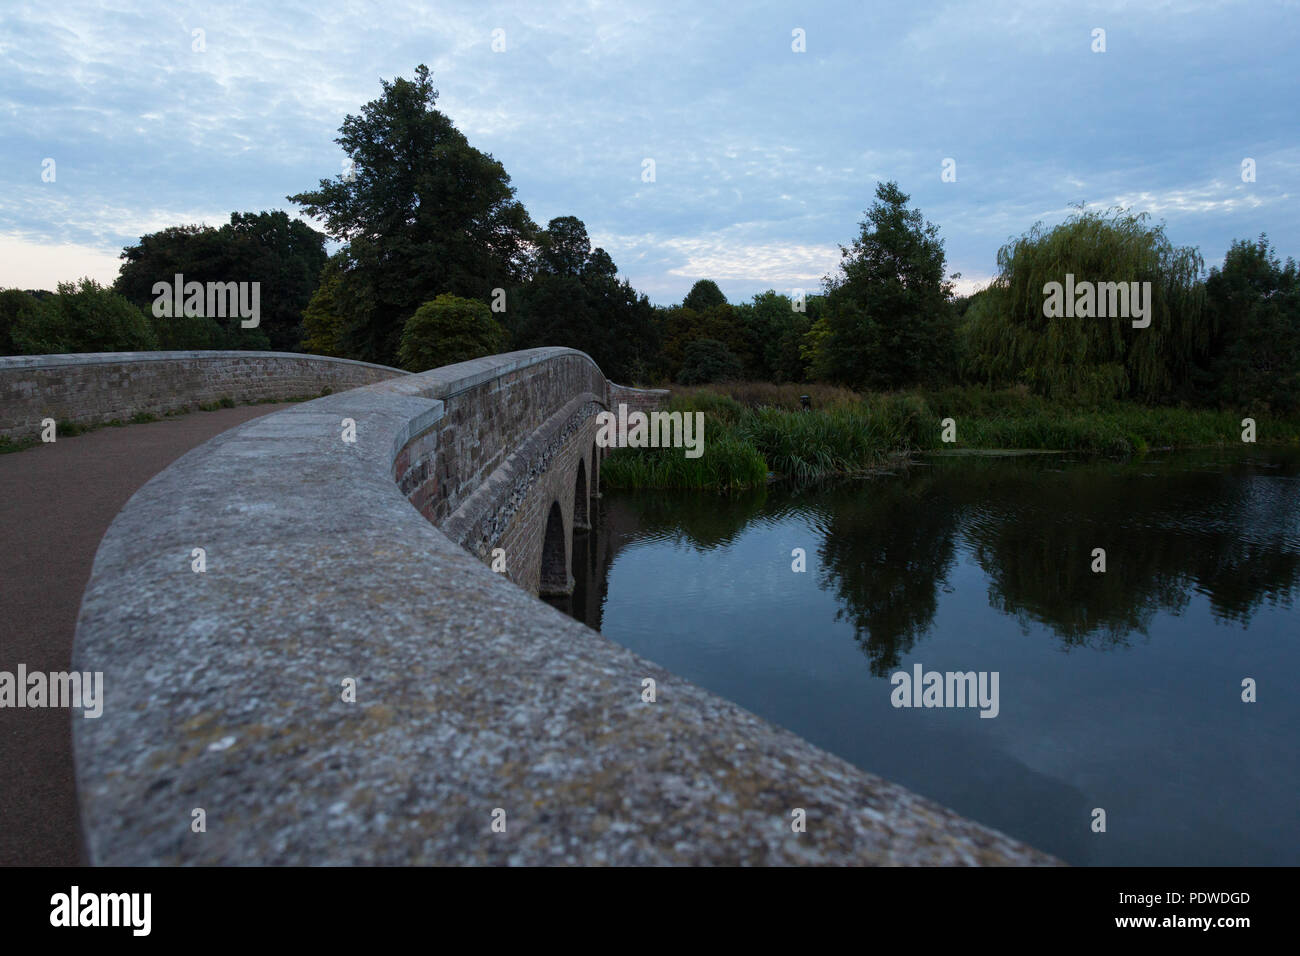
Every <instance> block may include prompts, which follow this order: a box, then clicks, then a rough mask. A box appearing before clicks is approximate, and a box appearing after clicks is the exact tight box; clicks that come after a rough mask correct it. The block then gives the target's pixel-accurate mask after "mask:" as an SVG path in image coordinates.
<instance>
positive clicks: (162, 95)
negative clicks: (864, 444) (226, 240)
mask: <svg viewBox="0 0 1300 956" xmlns="http://www.w3.org/2000/svg"><path fill="white" fill-rule="evenodd" d="M1097 29H1101V30H1104V31H1105V36H1104V39H1105V52H1094V51H1093V47H1094V45H1096V40H1094V31H1095V30H1097ZM494 30H501V31H504V33H503V36H504V41H505V49H504V51H501V52H496V51H494V50H493V48H492V47H493V31H494ZM795 30H802V31H803V35H804V37H805V41H804V42H805V44H806V51H805V52H795V51H794V50H793V49H792V45H793V44H794V42H795V41H794V39H793V34H794V31H795ZM195 31H202V33H201V34H196V33H195ZM200 38H201V41H202V42H201V43H200V42H199V39H200ZM1298 40H1300V3H1298V2H1297V0H1279V2H1268V0H1251V2H1245V3H1236V2H1227V3H1220V2H1208V0H1207V2H1198V0H1187V2H1183V0H1168V2H1155V0H1153V2H1143V3H1132V4H1130V3H1121V2H1114V3H1082V4H1079V3H1071V4H1061V3H1054V2H1045V3H1027V2H1016V0H971V2H950V3H929V2H922V0H915V2H908V3H888V4H886V3H871V2H868V3H862V2H851V0H844V2H836V3H816V2H812V3H810V2H807V0H799V2H786V3H755V4H750V5H741V4H738V3H734V2H725V3H709V2H705V0H690V2H682V3H676V2H663V3H659V2H652V0H645V2H637V3H602V2H596V0H588V2H566V0H556V2H547V3H544V4H543V3H522V2H520V3H490V2H465V3H408V2H404V0H347V2H331V0H312V2H302V3H300V2H296V0H275V2H267V0H261V2H254V3H240V2H226V3H220V4H210V5H209V4H201V3H186V2H184V0H179V2H178V0H166V2H161V0H159V2H155V0H94V2H75V0H74V2H69V0H47V2H41V3H19V2H15V0H4V2H3V4H0V287H5V286H18V287H20V288H53V286H54V283H55V282H57V281H59V280H61V279H71V278H75V277H77V276H81V275H90V276H93V277H95V278H97V279H100V280H101V281H105V282H108V281H111V280H112V279H113V277H114V276H115V275H116V274H117V266H118V260H117V256H118V254H119V253H120V251H121V248H122V246H123V245H125V244H128V243H133V242H135V241H136V240H137V239H138V238H139V236H140V235H141V234H142V233H146V232H150V231H153V230H156V229H159V228H162V227H165V226H168V225H175V224H180V223H191V222H207V223H210V224H214V225H219V224H221V223H222V222H225V221H226V220H227V219H228V218H229V214H230V212H231V211H232V210H241V211H242V210H262V209H287V210H290V211H295V207H294V206H293V205H292V204H291V203H289V202H288V201H287V200H286V198H285V197H286V196H287V195H289V194H290V193H295V192H298V191H300V190H303V189H306V188H310V187H312V186H314V185H315V183H316V182H317V180H319V179H321V178H322V177H329V176H332V175H334V174H336V173H338V172H339V171H340V170H341V169H342V161H343V154H342V151H341V150H340V149H339V147H338V146H337V145H336V144H335V143H334V138H335V136H337V133H338V127H339V124H340V122H341V121H342V119H343V117H344V116H345V115H346V114H347V113H349V112H356V111H357V110H358V108H359V106H360V105H361V104H362V103H364V102H366V101H367V100H370V99H373V98H375V97H376V96H377V95H378V94H379V92H380V87H379V80H380V78H381V77H383V78H392V77H395V76H398V75H402V76H410V75H411V74H412V71H413V69H414V67H415V66H416V64H418V63H422V62H423V63H427V64H428V65H429V67H430V68H431V69H432V70H433V72H434V82H435V85H436V86H437V87H438V89H439V91H440V93H441V96H440V98H439V102H438V106H439V108H440V109H441V110H443V111H444V112H445V113H447V114H448V115H449V116H451V118H452V119H453V121H454V122H455V123H456V125H457V126H458V127H459V128H460V129H461V130H462V131H463V132H464V133H465V134H466V135H467V136H468V137H469V140H470V142H471V143H472V144H473V145H475V146H477V147H478V148H479V149H482V150H484V151H486V152H490V153H492V154H493V155H494V156H495V157H496V158H497V159H499V160H501V161H502V162H503V163H504V164H505V167H506V169H507V171H508V172H509V173H510V175H511V177H512V180H513V182H514V185H515V186H516V188H517V189H518V196H519V198H520V199H521V200H522V201H523V202H524V204H525V205H526V206H527V208H528V210H529V212H530V213H531V214H532V216H533V218H534V219H535V220H536V221H537V222H539V223H542V224H544V223H545V222H546V221H547V220H549V219H550V218H552V217H554V216H560V215H576V216H578V217H579V218H581V219H582V220H583V221H584V222H585V223H586V224H587V227H588V230H589V231H590V233H591V235H592V237H593V240H594V241H595V242H596V243H597V244H599V245H602V246H604V247H605V248H606V249H607V250H608V251H609V252H610V254H611V255H612V256H613V257H614V260H615V262H616V263H617V264H618V266H619V270H620V272H621V273H622V274H623V275H624V276H626V277H627V278H629V279H631V281H632V283H633V284H634V285H635V286H636V287H637V288H639V289H641V290H642V291H644V292H646V293H647V294H649V295H650V297H651V299H652V300H653V301H655V302H659V303H667V302H670V301H675V300H680V299H681V297H682V296H683V295H684V294H685V292H686V291H687V289H689V287H690V285H691V283H692V282H694V281H695V280H696V279H699V278H704V277H707V278H712V279H714V280H716V281H717V282H718V283H719V285H720V286H721V287H722V289H723V291H724V292H726V293H727V295H728V297H729V298H730V299H731V300H732V301H737V300H740V299H744V298H747V297H748V296H750V295H752V294H753V293H755V292H757V291H760V290H762V289H766V288H776V289H790V288H814V287H816V285H817V284H818V282H819V280H820V278H821V277H822V276H823V275H825V274H826V273H827V272H829V271H831V270H832V269H834V268H835V266H836V263H837V261H838V258H839V250H838V244H840V243H847V242H848V241H850V240H851V239H852V237H853V235H854V234H855V233H856V231H857V223H858V222H859V221H860V220H861V218H862V213H863V210H864V209H865V208H866V207H867V206H868V205H869V204H870V202H871V199H872V196H873V193H874V189H875V185H876V183H877V182H878V181H880V180H884V179H893V180H896V181H897V182H898V183H899V185H900V186H901V187H902V188H903V190H904V191H906V192H908V193H909V194H911V196H912V201H913V203H914V204H916V205H918V206H920V208H921V209H922V211H923V212H924V214H925V215H926V217H927V218H928V219H930V220H931V221H933V222H935V223H936V224H937V225H938V226H939V227H940V230H941V235H942V236H943V237H944V238H945V240H946V243H947V251H948V261H949V268H950V270H951V271H955V272H960V273H962V275H963V277H964V278H963V281H962V282H961V283H960V284H959V286H960V287H961V288H970V287H973V286H975V285H978V284H982V283H983V282H984V281H987V279H988V277H989V275H990V274H991V273H992V272H993V270H994V268H995V262H996V259H995V256H996V252H997V249H998V247H999V246H1000V245H1001V244H1002V243H1004V242H1005V241H1006V240H1007V239H1008V238H1009V237H1011V236H1013V235H1018V234H1020V233H1022V232H1023V231H1024V230H1025V229H1027V228H1028V227H1030V226H1031V225H1032V224H1033V223H1034V222H1035V221H1038V220H1042V221H1044V222H1045V223H1048V224H1052V223H1055V222H1058V221H1060V220H1061V219H1063V218H1064V217H1065V216H1066V215H1068V214H1069V212H1070V207H1071V205H1072V204H1077V203H1081V202H1082V203H1085V204H1088V205H1090V206H1098V207H1107V206H1113V205H1125V206H1131V207H1133V208H1134V209H1136V210H1141V211H1147V212H1150V213H1151V214H1152V215H1153V217H1154V218H1156V219H1157V220H1163V221H1164V222H1165V223H1166V226H1167V231H1168V233H1169V236H1170V238H1171V239H1172V240H1173V241H1174V242H1175V243H1177V244H1179V245H1196V246H1199V247H1200V248H1201V250H1202V253H1203V254H1204V256H1205V259H1206V262H1207V265H1212V264H1215V263H1217V262H1219V261H1221V260H1222V257H1223V253H1224V251H1225V249H1226V248H1227V245H1228V243H1229V242H1230V241H1231V240H1232V239H1233V238H1244V237H1253V236H1255V235H1257V234H1259V233H1260V232H1267V233H1268V234H1269V235H1270V237H1271V238H1272V239H1273V240H1274V243H1275V245H1277V246H1278V247H1279V248H1280V250H1281V251H1282V252H1283V253H1284V254H1292V255H1297V256H1300V217H1298V216H1297V210H1298V209H1300V206H1298V205H1297V200H1298V199H1300V108H1298V107H1297V103H1298V102H1300V97H1298V96H1297V94H1298V93H1300V69H1297V66H1296V63H1297V54H1298V53H1300V42H1297V41H1298ZM199 47H201V48H199ZM1248 158H1249V159H1252V160H1254V164H1255V169H1256V174H1255V181H1254V182H1243V178H1242V163H1243V160H1246V159H1248ZM646 159H653V160H654V164H655V181H654V182H643V181H642V170H643V168H644V160H646ZM946 159H951V160H953V162H954V164H955V165H954V167H953V168H954V169H955V174H956V181H955V182H945V181H943V179H942V177H941V173H942V171H943V164H944V161H945V160H946ZM48 160H53V161H54V164H53V168H52V169H53V174H54V175H53V181H52V182H47V181H45V180H46V179H48V178H50V177H49V170H50V165H49V163H48ZM43 172H44V173H45V176H44V178H43Z"/></svg>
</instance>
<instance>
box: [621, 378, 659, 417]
mask: <svg viewBox="0 0 1300 956" xmlns="http://www.w3.org/2000/svg"><path fill="white" fill-rule="evenodd" d="M672 394H673V393H672V392H671V391H669V390H668V389H666V388H630V387H629V386H627V385H615V384H614V383H612V382H611V383H610V386H609V404H610V408H611V409H614V410H617V408H618V406H619V405H626V406H627V410H628V411H629V412H653V411H657V410H658V409H661V408H664V407H665V406H667V404H668V399H670V398H671V397H672Z"/></svg>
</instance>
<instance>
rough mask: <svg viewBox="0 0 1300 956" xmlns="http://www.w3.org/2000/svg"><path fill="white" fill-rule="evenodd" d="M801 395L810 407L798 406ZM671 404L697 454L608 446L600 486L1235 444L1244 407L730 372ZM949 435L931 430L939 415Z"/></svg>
mask: <svg viewBox="0 0 1300 956" xmlns="http://www.w3.org/2000/svg"><path fill="white" fill-rule="evenodd" d="M803 395H808V396H809V398H810V401H811V405H812V410H811V411H803V410H801V396H803ZM669 409H670V410H672V411H682V412H694V411H702V412H704V418H705V440H704V454H703V455H702V456H701V457H699V458H696V459H689V458H686V457H685V456H684V455H683V454H682V450H681V449H648V448H647V449H618V450H615V451H614V452H613V453H611V454H610V456H609V459H608V460H607V461H606V463H605V465H604V466H603V469H602V472H601V481H602V483H603V484H604V485H605V486H606V487H608V488H700V489H713V490H720V491H727V490H733V489H738V488H747V487H752V486H754V485H756V484H760V483H762V482H763V481H766V480H767V476H768V473H769V472H772V473H774V474H775V475H776V476H778V477H779V478H784V479H790V480H794V481H799V482H808V481H815V480H818V479H820V478H826V477H829V476H832V475H843V474H853V473H860V472H864V471H868V470H871V469H873V468H878V467H880V466H881V465H883V464H885V463H886V462H887V461H888V460H889V459H890V458H893V457H897V456H899V455H908V454H915V453H918V452H926V451H939V450H950V449H1025V450H1041V451H1069V452H1077V453H1082V454H1096V455H1108V456H1113V457H1126V456H1129V455H1133V454H1140V453H1142V452H1146V451H1149V450H1154V449H1172V448H1196V447H1209V446H1216V445H1218V446H1230V445H1240V444H1241V434H1242V426H1241V420H1242V418H1244V417H1246V414H1245V413H1241V412H1234V411H1215V410H1207V409H1189V408H1158V407H1148V406H1144V405H1136V404H1132V403H1120V402H1117V403H1111V404H1107V405H1100V406H1094V407H1087V408H1084V407H1071V406H1064V405H1060V404H1053V403H1050V402H1048V401H1046V400H1044V399H1042V398H1039V397H1037V396H1034V395H1030V394H1027V393H1025V392H1022V391H1017V390H1007V391H1000V392H993V391H988V390H985V389H975V388H961V389H958V388H953V389H945V390H944V391H941V392H919V391H917V392H904V393H894V394H858V393H854V392H850V391H848V390H846V389H839V388H831V387H827V386H798V385H781V386H778V385H772V384H770V383H753V382H739V383H734V384H728V385H716V386H706V387H699V388H689V389H677V390H674V394H673V399H672V401H671V403H670V405H669ZM948 418H951V419H952V420H953V423H954V425H955V430H956V441H955V442H944V441H943V440H942V432H943V425H942V424H941V423H942V422H943V420H944V419H948ZM1254 418H1255V422H1256V441H1257V442H1258V443H1260V444H1287V443H1297V442H1300V419H1298V418H1279V417H1276V416H1272V415H1268V414H1266V413H1257V414H1255V415H1254Z"/></svg>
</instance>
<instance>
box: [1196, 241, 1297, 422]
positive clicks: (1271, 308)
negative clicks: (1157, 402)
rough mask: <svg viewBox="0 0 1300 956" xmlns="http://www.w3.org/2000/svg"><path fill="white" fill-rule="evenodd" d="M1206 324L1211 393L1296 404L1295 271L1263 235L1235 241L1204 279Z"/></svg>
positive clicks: (1286, 407)
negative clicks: (1209, 333) (1209, 336)
mask: <svg viewBox="0 0 1300 956" xmlns="http://www.w3.org/2000/svg"><path fill="white" fill-rule="evenodd" d="M1205 291H1206V299H1207V301H1206V310H1207V312H1208V313H1209V317H1210V321H1211V324H1212V327H1213V332H1212V336H1213V341H1212V343H1211V346H1210V358H1209V361H1208V363H1207V365H1208V367H1209V377H1210V380H1211V381H1212V382H1213V384H1214V386H1215V387H1216V392H1217V397H1218V398H1219V399H1220V400H1222V401H1224V402H1226V403H1228V404H1231V405H1234V406H1236V407H1242V408H1245V407H1248V406H1249V405H1251V404H1252V403H1257V402H1258V403H1264V404H1265V405H1267V406H1268V407H1271V408H1273V409H1276V410H1278V411H1284V412H1291V411H1294V410H1295V409H1296V408H1297V407H1300V274H1298V271H1297V267H1296V263H1295V260H1293V259H1287V260H1286V262H1285V263H1283V262H1281V261H1280V260H1279V258H1278V256H1277V255H1276V254H1275V253H1274V252H1273V251H1272V250H1271V249H1270V248H1269V242H1268V237H1267V236H1260V237H1259V239H1258V240H1257V241H1255V242H1250V241H1248V240H1238V241H1236V242H1234V243H1233V244H1232V247H1231V248H1230V249H1229V250H1228V254H1227V255H1226V256H1225V257H1224V260H1223V267H1222V268H1218V267H1216V268H1213V269H1211V270H1210V275H1209V278H1208V279H1206V281H1205Z"/></svg>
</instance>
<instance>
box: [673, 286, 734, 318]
mask: <svg viewBox="0 0 1300 956" xmlns="http://www.w3.org/2000/svg"><path fill="white" fill-rule="evenodd" d="M726 304H727V297H726V296H725V295H723V294H722V290H721V289H719V288H718V284H717V283H716V282H714V281H713V280H712V279H700V280H699V281H698V282H696V283H695V285H693V286H691V291H690V292H688V293H686V298H685V299H683V300H682V308H683V309H693V310H694V311H696V312H706V311H708V310H709V309H712V308H714V307H716V306H719V305H726Z"/></svg>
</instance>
